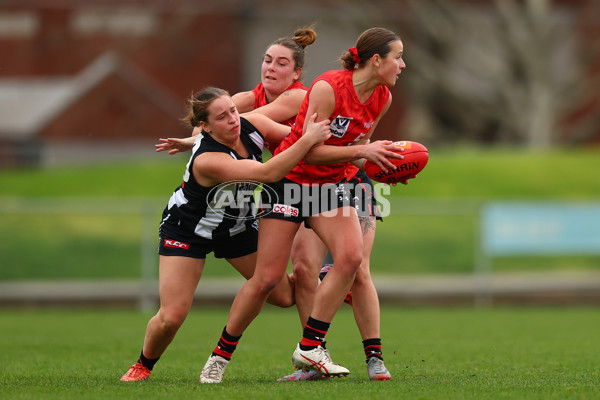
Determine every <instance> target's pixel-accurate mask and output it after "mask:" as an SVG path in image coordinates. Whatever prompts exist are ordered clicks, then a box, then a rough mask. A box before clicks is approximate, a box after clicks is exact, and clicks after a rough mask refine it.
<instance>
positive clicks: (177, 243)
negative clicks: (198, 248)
mask: <svg viewBox="0 0 600 400" xmlns="http://www.w3.org/2000/svg"><path fill="white" fill-rule="evenodd" d="M165 247H175V248H177V249H184V250H188V249H189V248H190V245H189V243H183V242H180V241H177V240H173V239H165Z"/></svg>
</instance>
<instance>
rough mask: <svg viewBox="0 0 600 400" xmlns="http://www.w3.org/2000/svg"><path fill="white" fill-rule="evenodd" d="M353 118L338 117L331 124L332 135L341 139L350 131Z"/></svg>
mask: <svg viewBox="0 0 600 400" xmlns="http://www.w3.org/2000/svg"><path fill="white" fill-rule="evenodd" d="M352 119H353V118H352V117H342V116H341V115H338V116H337V117H335V119H334V120H333V121H332V122H331V124H329V128H330V129H331V134H332V135H333V136H335V137H339V138H341V137H342V136H344V135H345V134H346V131H348V127H349V126H350V121H352Z"/></svg>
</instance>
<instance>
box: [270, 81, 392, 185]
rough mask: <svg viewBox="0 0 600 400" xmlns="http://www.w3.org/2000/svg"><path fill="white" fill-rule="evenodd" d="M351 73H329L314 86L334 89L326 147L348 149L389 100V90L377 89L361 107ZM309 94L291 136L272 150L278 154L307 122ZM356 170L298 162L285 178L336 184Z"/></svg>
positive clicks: (352, 174)
mask: <svg viewBox="0 0 600 400" xmlns="http://www.w3.org/2000/svg"><path fill="white" fill-rule="evenodd" d="M353 73H354V70H352V71H348V70H336V71H329V72H326V73H324V74H323V75H321V76H319V77H318V78H317V79H315V81H314V82H313V84H312V85H311V87H310V89H308V94H310V91H311V90H312V88H313V86H314V84H315V83H316V82H318V81H320V80H323V81H326V82H327V83H329V84H330V85H331V87H332V88H333V92H334V94H335V108H334V110H333V113H332V114H331V115H330V116H329V118H328V119H329V120H330V121H331V125H330V127H331V133H332V135H331V137H330V138H329V139H327V140H326V141H325V144H327V145H333V146H349V145H351V144H354V143H356V142H358V141H359V140H361V139H363V138H364V136H365V135H366V134H367V133H368V132H369V130H370V129H371V128H372V127H373V124H374V123H375V120H376V119H377V117H378V116H379V114H380V113H381V111H382V110H383V109H384V108H385V105H386V104H387V101H388V99H389V97H390V91H389V89H388V88H387V87H386V86H383V85H382V86H378V87H377V88H376V89H375V91H374V92H373V94H372V95H371V97H369V99H368V100H367V101H366V102H365V103H364V104H363V103H361V102H360V101H359V100H358V97H357V95H356V92H355V91H354V85H353V84H352V75H353ZM308 94H307V96H306V97H305V98H304V101H303V102H302V105H301V106H300V111H299V112H298V115H297V116H296V124H295V125H294V126H293V127H292V133H291V134H290V135H288V136H287V137H286V138H285V139H284V140H283V142H281V145H279V147H278V148H277V149H276V150H275V154H278V153H280V152H282V151H284V150H285V149H287V148H288V147H290V146H291V145H292V144H293V143H294V142H296V140H298V138H300V136H302V128H303V127H304V120H305V119H306V110H307V108H308V97H309V96H308ZM356 171H357V169H356V167H354V165H352V164H351V163H349V162H345V163H339V164H328V165H316V164H314V165H313V164H306V163H305V162H304V160H302V161H300V163H298V165H297V166H296V167H294V169H292V171H291V172H290V173H288V174H287V175H286V178H288V179H289V180H291V181H294V182H296V183H304V184H308V183H319V184H322V183H335V182H340V181H342V180H343V179H344V178H348V179H350V178H352V177H353V176H354V175H355V174H356Z"/></svg>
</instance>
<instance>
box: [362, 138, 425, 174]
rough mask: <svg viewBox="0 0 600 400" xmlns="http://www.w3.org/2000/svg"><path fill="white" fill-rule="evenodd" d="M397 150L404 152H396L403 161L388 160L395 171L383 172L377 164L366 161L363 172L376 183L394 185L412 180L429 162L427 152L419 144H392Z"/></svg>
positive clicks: (407, 142) (402, 142)
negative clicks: (401, 149) (401, 156)
mask: <svg viewBox="0 0 600 400" xmlns="http://www.w3.org/2000/svg"><path fill="white" fill-rule="evenodd" d="M394 145H395V146H396V147H398V148H403V149H404V151H398V153H399V154H402V155H403V156H404V159H403V160H401V159H399V158H390V159H389V160H390V161H391V162H392V163H393V164H394V165H395V166H396V167H397V168H396V169H395V170H392V169H388V171H387V172H384V171H383V170H382V169H381V168H379V167H378V166H377V164H375V163H373V162H371V161H369V160H367V162H365V167H364V168H365V172H366V174H367V175H368V176H369V178H371V179H373V180H374V181H377V182H383V183H396V182H401V181H404V180H406V179H412V178H414V177H415V176H417V174H418V173H419V172H421V171H422V170H423V168H425V165H427V161H429V151H428V150H427V148H426V147H425V146H423V145H422V144H421V143H417V142H410V141H401V142H394Z"/></svg>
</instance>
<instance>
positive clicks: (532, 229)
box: [0, 197, 600, 312]
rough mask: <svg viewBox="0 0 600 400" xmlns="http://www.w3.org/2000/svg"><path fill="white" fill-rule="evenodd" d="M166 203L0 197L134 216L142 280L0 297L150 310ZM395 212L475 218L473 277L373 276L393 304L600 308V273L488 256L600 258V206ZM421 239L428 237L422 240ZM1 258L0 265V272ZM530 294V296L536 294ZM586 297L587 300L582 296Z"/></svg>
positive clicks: (454, 202)
mask: <svg viewBox="0 0 600 400" xmlns="http://www.w3.org/2000/svg"><path fill="white" fill-rule="evenodd" d="M164 202H165V199H164V198H162V197H160V198H156V197H138V198H132V197H126V198H108V197H101V198H13V197H0V218H2V215H19V214H21V215H36V214H37V215H59V214H65V215H77V214H81V215H134V216H140V217H141V235H140V238H139V251H140V259H141V263H140V264H141V265H140V279H134V280H130V281H110V282H107V281H97V280H90V281H84V282H81V281H77V282H36V284H35V285H33V284H31V283H29V282H0V298H2V300H4V301H5V300H6V298H8V299H9V300H10V299H13V300H15V301H26V300H27V295H28V294H30V295H31V296H32V297H36V296H37V298H38V299H48V298H50V297H51V296H50V293H55V294H57V297H59V298H60V299H62V300H64V301H66V302H68V301H72V302H75V303H76V302H77V301H78V300H79V301H82V302H85V300H91V299H96V300H98V301H103V300H105V301H110V300H111V299H112V300H115V299H119V298H125V297H126V298H127V299H128V301H131V298H132V296H135V298H137V300H136V302H137V303H138V305H139V307H140V310H142V311H144V312H150V311H154V310H155V309H156V304H157V300H158V284H157V279H156V276H157V265H158V257H157V255H156V244H157V226H158V219H157V218H159V217H160V212H161V211H162V209H163V207H164ZM390 203H391V204H390V206H391V211H392V215H399V214H401V215H411V216H418V215H423V216H437V215H439V216H463V215H464V216H471V217H474V220H475V221H476V226H475V227H474V237H468V238H465V240H467V241H469V240H474V241H475V242H476V245H475V251H476V254H475V259H474V260H473V265H474V268H473V272H474V273H473V274H471V275H468V276H462V277H460V276H456V275H453V276H448V275H444V276H406V275H404V276H397V277H396V276H381V277H379V276H374V282H375V286H376V287H377V290H378V292H379V295H380V298H381V299H382V300H384V301H387V302H391V303H395V304H415V305H419V304H425V305H426V304H453V303H452V301H451V300H448V299H451V298H454V299H459V300H455V303H454V304H456V303H459V304H468V303H469V302H471V304H472V302H473V301H474V302H475V305H476V306H489V305H491V304H492V299H493V297H494V296H497V295H498V294H499V293H500V294H502V293H504V294H508V295H514V293H515V291H516V292H518V293H517V295H527V294H528V293H529V294H531V293H533V292H535V291H537V292H543V293H548V292H551V291H555V292H560V291H561V290H562V291H563V292H564V293H566V296H567V297H569V296H571V297H569V298H568V299H567V302H571V303H573V302H575V303H576V302H577V300H572V297H573V293H576V294H577V293H579V294H583V298H584V301H585V302H586V304H588V303H593V304H599V303H600V273H597V272H592V273H589V274H588V273H584V274H578V275H577V274H576V275H575V276H573V275H561V274H556V275H555V276H550V277H548V276H546V275H545V274H538V275H535V274H534V275H532V276H529V278H528V280H527V282H524V281H523V276H521V275H519V276H508V277H502V279H498V277H497V276H496V275H495V274H493V271H492V259H493V258H495V257H501V256H508V255H527V254H559V253H561V254H562V253H570V254H600V203H585V204H583V203H582V204H579V203H577V204H574V203H509V202H502V203H500V202H494V203H488V204H483V203H482V202H481V201H480V200H478V199H451V200H448V199H415V198H407V199H397V198H396V199H390ZM424 240H427V239H426V238H424ZM1 264H2V262H1V255H0V267H1ZM241 282H242V281H241V280H240V279H232V278H227V279H218V280H210V279H209V280H203V281H201V282H200V285H199V288H198V290H197V291H196V295H197V296H201V297H202V298H203V299H208V300H209V301H212V302H222V301H223V300H225V301H228V302H230V298H231V297H233V296H234V295H235V293H236V292H237V290H238V289H239V287H240V286H241ZM534 294H535V293H534ZM585 296H587V297H585Z"/></svg>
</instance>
